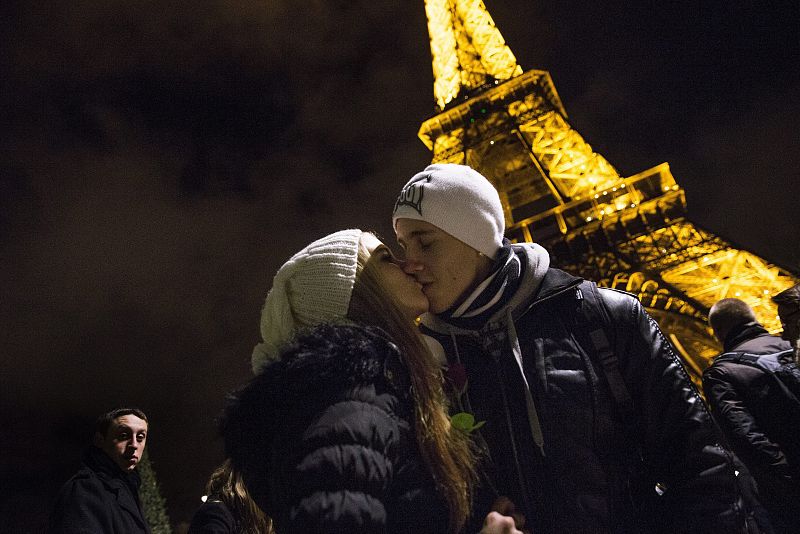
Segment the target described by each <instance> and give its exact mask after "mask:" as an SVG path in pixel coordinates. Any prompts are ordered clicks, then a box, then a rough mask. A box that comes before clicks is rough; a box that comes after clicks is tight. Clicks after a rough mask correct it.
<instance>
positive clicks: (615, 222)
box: [419, 0, 797, 385]
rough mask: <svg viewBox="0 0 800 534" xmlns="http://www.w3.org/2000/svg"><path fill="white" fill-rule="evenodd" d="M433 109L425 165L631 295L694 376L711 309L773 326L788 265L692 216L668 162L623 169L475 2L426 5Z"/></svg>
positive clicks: (704, 360) (578, 268)
mask: <svg viewBox="0 0 800 534" xmlns="http://www.w3.org/2000/svg"><path fill="white" fill-rule="evenodd" d="M425 10H426V14H427V18H428V33H429V34H430V40H431V53H432V57H433V74H434V85H433V92H434V97H435V100H436V105H437V107H438V110H439V113H438V114H437V115H435V116H434V117H432V118H430V119H428V120H426V121H425V122H423V123H422V126H421V127H420V130H419V137H420V139H421V140H422V142H423V143H425V145H426V146H427V147H428V148H429V149H430V150H432V152H433V162H434V163H443V162H446V163H461V164H465V165H469V166H471V167H473V168H475V169H477V170H479V171H480V172H481V174H483V175H484V176H486V177H487V178H488V179H489V180H490V181H491V182H492V183H493V184H494V185H495V187H496V188H497V190H498V191H499V193H500V198H501V201H502V202H503V208H504V211H505V217H506V227H507V232H506V235H507V237H508V238H509V239H510V240H511V241H513V242H519V241H534V240H535V241H536V242H538V243H540V244H541V245H543V246H544V247H545V248H546V249H548V251H549V252H550V255H551V257H552V262H553V265H555V266H557V267H559V268H562V269H564V270H566V271H568V272H571V273H573V274H578V275H580V276H583V277H585V278H588V279H591V280H595V281H596V282H598V283H599V284H600V285H603V286H607V287H613V288H618V289H623V290H625V291H628V292H631V293H634V294H636V295H638V297H639V298H640V300H641V301H642V303H643V304H644V305H645V307H646V308H647V310H648V311H649V312H650V314H651V315H652V316H653V317H654V318H655V319H656V320H657V321H658V323H659V325H660V326H661V328H662V330H663V331H664V332H665V334H666V335H667V336H668V337H669V339H670V341H671V342H672V343H673V345H674V346H675V348H676V349H677V350H678V352H679V353H680V354H681V356H682V357H683V360H684V362H685V364H686V366H687V370H688V371H689V372H690V374H691V375H692V379H693V380H694V381H695V383H696V384H698V385H699V383H700V376H701V374H702V371H703V369H705V367H706V366H707V365H708V363H709V360H710V359H711V358H713V357H714V356H715V355H717V354H718V353H719V351H720V349H721V347H720V345H719V343H718V342H717V341H716V339H715V338H714V336H713V334H712V331H711V330H710V328H709V327H708V326H707V323H706V319H707V313H708V310H709V308H710V307H711V305H713V304H714V303H715V302H716V301H717V300H719V299H722V298H726V297H737V298H740V299H742V300H744V301H745V302H747V303H748V304H750V306H752V308H753V310H754V311H755V312H756V315H757V317H758V319H759V321H761V323H762V324H764V326H765V327H766V328H767V329H768V330H769V331H770V332H772V333H776V332H779V331H780V329H781V327H780V321H779V319H778V317H777V313H776V310H775V307H774V305H773V304H772V303H771V301H770V297H771V296H772V295H774V294H776V293H778V292H780V291H782V290H784V289H786V288H787V287H790V286H791V285H793V284H795V283H797V279H796V278H794V277H793V275H792V274H791V273H789V272H788V271H787V270H786V269H783V268H781V267H778V266H776V265H774V264H772V263H770V262H769V261H767V260H765V259H763V258H760V257H758V256H757V255H755V254H753V253H752V252H749V251H747V250H743V249H741V248H736V247H734V246H732V245H731V244H730V243H729V242H727V241H726V240H724V239H722V238H720V237H719V236H717V235H714V234H713V233H711V232H709V231H708V230H706V229H703V228H700V227H699V226H697V225H696V224H693V223H692V222H691V220H690V219H689V216H688V212H687V207H686V195H685V193H684V191H683V189H682V188H681V187H680V186H679V185H678V184H677V183H676V181H675V178H674V177H673V176H672V173H671V172H670V168H669V165H668V164H667V163H662V164H660V165H657V166H655V167H653V168H651V169H647V170H645V171H642V172H640V173H638V174H636V175H634V176H629V177H624V176H620V174H619V173H618V172H617V170H616V169H615V168H614V166H613V165H611V164H610V163H609V162H608V161H607V160H606V159H605V158H604V157H603V156H601V155H600V154H597V153H596V152H594V151H593V150H592V147H591V146H590V145H589V144H588V143H587V142H586V141H585V140H584V139H583V137H581V135H580V134H579V133H578V132H576V131H575V130H574V129H573V128H572V127H571V126H570V125H569V122H568V121H567V112H566V110H565V109H564V105H563V104H562V102H561V100H560V98H559V96H558V93H557V92H556V88H555V86H554V85H553V81H552V79H551V78H550V74H549V73H548V72H546V71H542V70H529V71H527V72H523V70H522V68H521V67H520V65H519V64H518V63H517V60H516V58H515V57H514V54H513V53H512V52H511V50H510V49H509V47H508V46H507V45H506V43H505V41H504V40H503V37H502V35H501V34H500V32H499V30H498V29H497V27H496V26H495V24H494V22H493V20H492V18H491V16H490V15H489V12H488V11H487V10H486V7H485V6H484V4H483V2H482V1H481V0H426V1H425Z"/></svg>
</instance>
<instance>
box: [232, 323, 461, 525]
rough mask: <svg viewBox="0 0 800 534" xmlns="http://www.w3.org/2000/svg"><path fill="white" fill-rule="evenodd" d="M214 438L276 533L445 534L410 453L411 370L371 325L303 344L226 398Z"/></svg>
mask: <svg viewBox="0 0 800 534" xmlns="http://www.w3.org/2000/svg"><path fill="white" fill-rule="evenodd" d="M222 432H223V436H224V438H225V448H226V452H227V454H228V455H229V457H230V458H231V459H232V460H233V463H234V465H235V466H236V467H237V469H239V470H240V471H241V473H242V475H243V477H244V480H245V483H246V484H247V487H248V490H249V491H250V493H251V495H252V496H253V498H254V499H255V501H256V502H257V503H258V505H259V506H260V507H261V508H262V509H263V510H264V512H265V513H266V514H267V515H268V516H270V517H271V518H272V520H273V521H274V525H275V530H276V531H277V532H280V533H281V534H290V533H294V532H296V533H331V532H360V533H372V532H375V533H378V532H380V533H384V532H390V533H412V532H446V531H447V524H448V508H447V505H446V503H445V502H444V500H443V499H442V498H441V497H440V496H439V494H438V492H437V491H436V489H435V485H434V482H433V478H432V476H431V475H430V473H429V471H428V470H427V467H426V465H425V463H424V462H423V460H422V458H421V456H420V454H419V452H418V448H417V443H416V439H415V435H414V418H413V403H412V396H411V392H410V381H409V378H408V373H407V371H406V369H405V366H404V365H403V363H402V360H401V355H400V352H399V349H398V347H397V346H396V345H395V344H394V343H393V342H392V341H391V340H389V339H388V337H387V336H386V334H385V333H384V332H383V331H382V330H380V329H378V328H373V327H363V328H362V327H359V326H346V325H337V326H334V325H321V326H318V327H315V328H314V329H312V330H310V331H309V332H307V333H306V334H304V335H302V336H300V337H299V338H298V339H297V340H296V341H295V342H294V343H293V344H292V345H291V346H289V347H288V348H287V349H286V350H285V351H284V352H283V354H282V355H281V358H280V359H279V360H277V361H274V362H271V363H269V364H267V365H266V366H265V367H264V368H263V370H262V371H261V373H260V374H259V375H258V376H257V377H255V378H254V379H253V380H252V381H251V382H250V383H249V384H248V385H247V386H245V387H244V388H243V389H242V390H240V391H239V392H237V393H236V394H235V395H234V396H233V397H232V399H231V403H230V405H229V406H228V407H227V409H226V412H225V418H224V421H223V425H222Z"/></svg>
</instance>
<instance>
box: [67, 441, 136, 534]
mask: <svg viewBox="0 0 800 534" xmlns="http://www.w3.org/2000/svg"><path fill="white" fill-rule="evenodd" d="M83 463H84V465H85V466H86V467H88V468H89V469H91V470H92V471H94V472H95V474H97V478H99V479H100V481H101V482H102V483H103V486H104V487H105V488H106V490H107V491H108V492H109V493H113V494H114V495H115V496H116V499H117V503H118V504H119V506H120V508H123V509H125V510H127V511H128V513H130V514H131V516H132V517H133V518H134V519H135V520H136V522H137V523H139V524H140V525H141V526H142V527H143V528H146V527H147V526H146V524H145V523H143V521H144V515H143V514H144V512H143V511H142V509H141V505H140V502H139V487H140V486H141V485H142V479H141V477H140V476H139V473H138V472H137V471H135V470H134V471H130V472H125V471H123V470H122V469H120V468H119V466H118V465H117V464H115V463H114V460H112V459H111V458H109V456H108V455H107V454H106V453H105V452H103V451H102V450H101V449H99V448H97V447H94V446H90V447H89V448H88V449H87V450H86V452H85V453H84V456H83Z"/></svg>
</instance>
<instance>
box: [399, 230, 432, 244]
mask: <svg viewBox="0 0 800 534" xmlns="http://www.w3.org/2000/svg"><path fill="white" fill-rule="evenodd" d="M432 233H433V231H432V230H414V231H413V232H409V234H408V239H415V238H418V237H422V236H425V235H428V234H432ZM398 241H401V242H402V241H403V240H402V239H398Z"/></svg>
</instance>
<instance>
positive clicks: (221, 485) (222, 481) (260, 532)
mask: <svg viewBox="0 0 800 534" xmlns="http://www.w3.org/2000/svg"><path fill="white" fill-rule="evenodd" d="M206 494H207V495H208V498H209V499H212V498H218V499H219V500H220V501H222V502H223V503H224V504H225V505H226V506H227V507H228V510H230V512H231V514H233V517H234V518H235V519H236V523H237V527H238V529H237V532H239V533H241V534H275V531H274V530H273V528H272V520H271V519H270V518H269V517H267V516H266V515H265V514H264V512H262V511H261V508H259V507H258V505H257V504H256V503H255V501H253V499H252V498H251V497H250V493H249V492H248V491H247V487H246V486H245V484H244V480H242V475H241V474H240V473H239V471H237V470H236V469H234V467H233V463H232V462H231V461H230V459H228V460H225V461H224V462H223V463H222V465H220V466H219V467H217V469H215V470H214V472H213V473H211V478H210V479H209V480H208V484H206Z"/></svg>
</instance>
